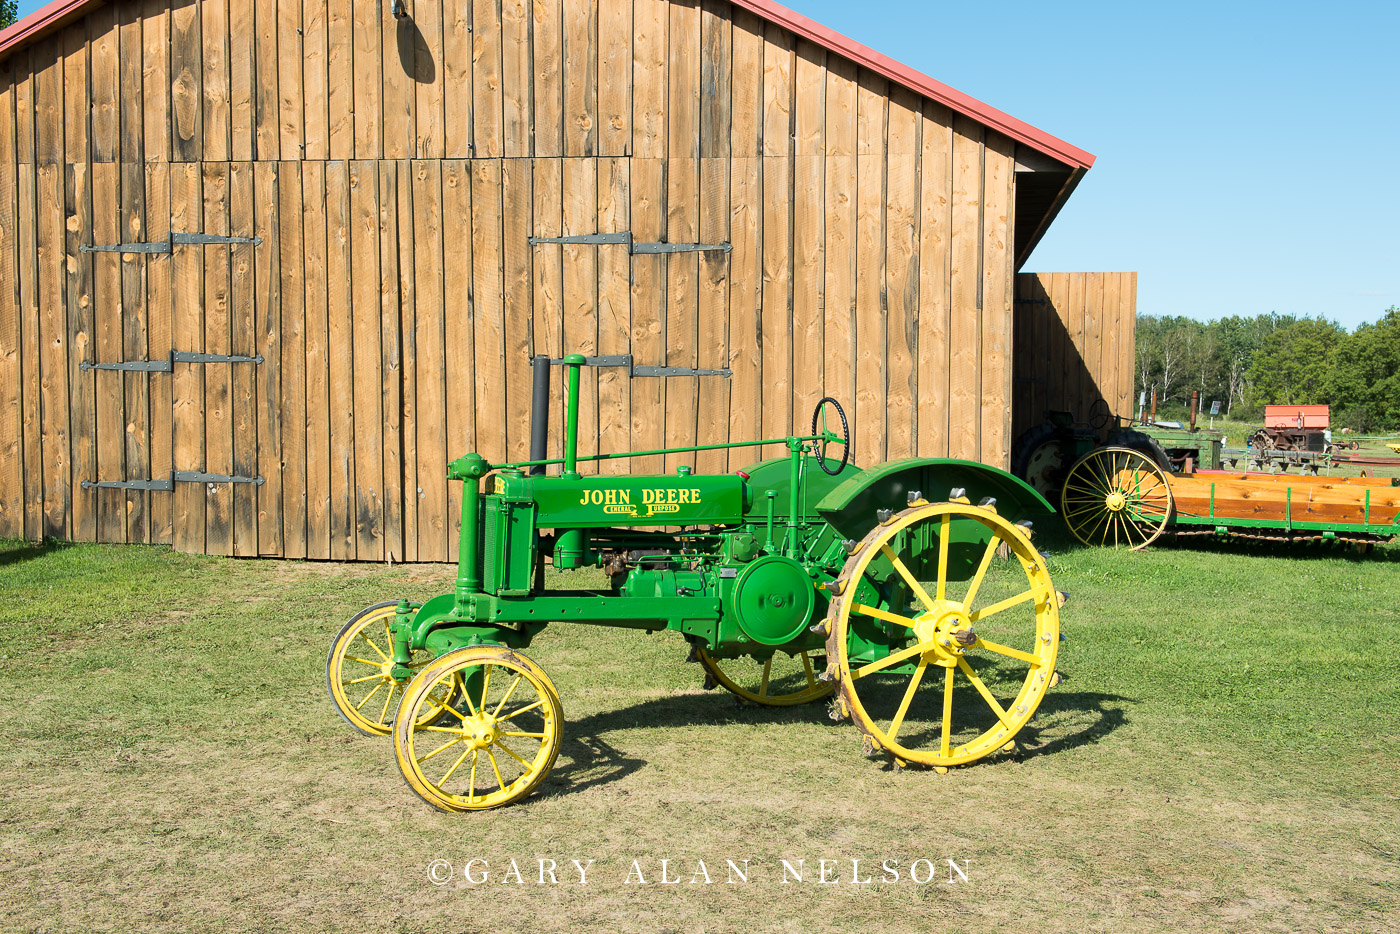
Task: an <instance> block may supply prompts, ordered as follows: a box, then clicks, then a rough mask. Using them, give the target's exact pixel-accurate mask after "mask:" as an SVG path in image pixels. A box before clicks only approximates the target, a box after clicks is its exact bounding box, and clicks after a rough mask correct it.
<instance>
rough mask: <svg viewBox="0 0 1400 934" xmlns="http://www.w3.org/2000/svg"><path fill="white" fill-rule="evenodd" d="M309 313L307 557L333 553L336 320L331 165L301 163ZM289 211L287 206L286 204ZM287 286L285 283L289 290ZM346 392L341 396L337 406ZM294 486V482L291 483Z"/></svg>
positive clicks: (304, 265)
mask: <svg viewBox="0 0 1400 934" xmlns="http://www.w3.org/2000/svg"><path fill="white" fill-rule="evenodd" d="M301 204H302V244H303V254H302V268H303V276H304V281H305V292H304V294H305V304H304V309H305V314H306V331H305V333H306V363H305V366H306V403H305V404H306V556H307V557H308V558H329V557H330V556H331V393H330V355H331V342H330V323H329V321H328V320H327V311H328V309H327V292H328V289H329V281H328V276H327V254H326V167H325V165H324V164H323V163H320V162H315V161H308V162H304V163H302V166H301ZM283 213H284V214H285V213H286V208H283ZM286 287H287V286H286V285H284V286H283V288H284V290H285V289H286ZM345 398H347V397H346V396H344V395H342V396H339V397H337V407H338V408H344V406H343V405H340V404H339V403H340V402H341V401H343V400H344V399H345ZM288 487H289V488H290V481H289V483H288Z"/></svg>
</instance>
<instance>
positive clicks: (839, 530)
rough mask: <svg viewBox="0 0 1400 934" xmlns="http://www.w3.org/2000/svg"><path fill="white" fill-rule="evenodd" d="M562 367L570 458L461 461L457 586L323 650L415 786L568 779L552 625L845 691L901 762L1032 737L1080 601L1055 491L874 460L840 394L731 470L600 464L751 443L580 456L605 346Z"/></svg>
mask: <svg viewBox="0 0 1400 934" xmlns="http://www.w3.org/2000/svg"><path fill="white" fill-rule="evenodd" d="M554 362H555V363H556V364H560V365H562V366H563V367H564V369H565V374H566V404H565V425H564V432H563V452H562V453H563V456H562V457H560V458H554V459H547V458H545V457H542V456H537V455H538V454H540V453H541V452H540V451H539V450H538V448H537V447H536V446H535V445H533V444H532V459H531V460H530V461H525V462H518V463H510V464H490V463H488V462H487V461H486V460H485V459H484V458H483V457H481V456H480V455H477V454H467V455H465V456H463V457H461V458H459V459H457V460H456V461H454V462H453V463H452V464H451V466H450V473H449V475H450V477H451V478H452V479H454V480H460V481H461V482H462V483H463V485H464V486H463V496H462V523H461V547H460V552H459V559H460V560H459V564H458V570H457V579H456V585H455V589H454V590H453V592H451V593H446V594H442V595H440V596H435V597H433V598H431V599H429V600H426V601H425V602H423V603H415V602H410V601H408V600H399V601H396V602H387V603H382V604H379V605H376V606H373V607H369V608H367V609H366V610H364V611H362V612H361V613H359V614H357V615H356V616H355V617H354V618H352V619H351V620H350V622H349V623H347V624H346V626H345V627H344V628H343V629H342V630H341V631H340V633H339V634H338V635H337V636H336V638H335V639H334V641H333V644H332V647H331V650H330V653H329V657H328V659H327V665H326V678H327V687H328V689H329V692H330V695H331V699H332V701H333V703H334V704H335V706H336V708H337V709H338V710H339V712H340V713H341V715H342V716H343V717H344V718H345V719H346V720H347V721H348V722H349V723H350V724H351V725H352V726H353V727H355V728H356V729H357V730H359V731H360V732H362V733H366V734H370V735H392V740H393V747H394V754H395V759H396V761H397V763H398V766H399V769H400V771H401V772H402V774H403V777H404V779H405V781H406V782H407V783H408V785H409V786H410V787H411V788H412V789H413V790H414V791H415V792H416V793H417V794H418V795H419V796H420V797H422V798H423V799H424V800H425V801H427V802H428V803H429V804H432V805H433V806H435V807H437V808H439V809H442V810H444V811H450V812H457V811H471V810H478V809H482V808H490V807H496V806H499V805H503V804H507V803H510V802H513V801H516V800H519V799H520V798H522V797H524V796H526V795H528V794H530V793H531V792H532V791H533V790H535V789H537V788H538V787H539V786H540V783H541V782H542V781H543V780H544V779H545V777H546V776H547V775H548V774H549V772H550V770H551V768H552V767H553V765H554V762H555V757H556V756H557V755H558V753H559V751H560V746H561V742H562V737H563V734H564V730H565V724H564V711H563V705H562V702H561V700H560V697H559V694H558V692H557V691H556V689H555V687H554V685H553V683H552V682H551V680H550V678H549V677H548V675H546V673H545V671H544V669H543V668H542V667H541V666H540V665H539V664H537V663H536V662H535V661H533V660H532V659H530V658H528V657H527V656H526V655H525V654H523V650H525V649H527V648H529V647H530V644H531V642H532V640H533V639H534V638H535V637H536V636H538V635H539V634H540V632H541V631H543V630H544V629H545V628H546V626H547V625H549V624H550V623H551V622H574V623H588V624H593V625H601V626H614V627H625V628H630V629H639V630H646V631H658V630H663V629H666V630H672V631H674V632H676V633H678V634H679V635H680V636H681V637H682V638H684V639H685V640H686V642H687V643H688V644H689V650H690V654H691V659H692V660H694V661H697V662H698V663H699V664H700V665H701V666H702V667H703V669H704V670H705V672H706V681H707V687H708V686H712V685H722V686H723V687H724V688H726V689H727V690H729V691H731V692H732V693H734V694H735V695H737V696H738V697H739V698H741V699H742V701H744V702H748V703H752V704H759V705H775V706H776V705H792V704H801V703H806V702H811V701H818V700H822V699H825V698H828V697H831V698H832V699H831V707H830V712H831V715H832V718H833V719H850V720H852V721H854V722H855V724H856V726H857V727H858V728H859V730H860V731H861V733H862V734H863V736H864V742H865V748H866V750H867V752H870V753H879V754H883V755H885V756H887V757H888V758H889V759H890V760H892V761H893V763H894V765H895V766H897V767H898V766H904V765H908V764H918V765H923V766H929V767H932V768H935V769H937V770H939V771H946V769H947V768H949V767H951V766H958V765H963V764H966V763H970V762H973V761H975V760H977V759H980V758H982V757H984V756H987V755H989V754H992V753H995V752H998V751H1008V752H1009V751H1012V750H1013V749H1014V739H1015V737H1016V735H1017V733H1018V731H1020V730H1021V728H1022V727H1023V726H1025V724H1026V723H1027V721H1029V720H1030V718H1031V717H1032V715H1033V714H1034V713H1035V711H1036V708H1037V706H1038V705H1039V704H1040V701H1041V699H1042V698H1043V697H1044V695H1045V692H1046V690H1047V689H1048V688H1049V687H1051V686H1052V685H1053V684H1054V683H1055V681H1056V680H1057V676H1056V674H1055V660H1056V653H1057V650H1058V647H1059V641H1060V633H1059V607H1060V603H1061V601H1062V599H1063V597H1062V595H1060V594H1057V592H1056V591H1055V589H1054V587H1053V585H1052V583H1051V580H1050V576H1049V574H1048V572H1047V570H1046V566H1045V561H1044V559H1043V557H1042V556H1041V555H1040V554H1039V553H1038V552H1037V551H1036V549H1035V548H1034V547H1033V546H1032V544H1031V540H1030V522H1029V517H1032V516H1038V515H1046V514H1050V513H1052V512H1053V509H1052V508H1051V506H1050V504H1049V503H1048V502H1047V501H1046V500H1045V499H1044V498H1043V497H1042V496H1040V495H1039V494H1037V493H1036V492H1035V491H1034V490H1033V489H1031V488H1030V487H1028V486H1026V485H1025V484H1024V483H1022V482H1020V481H1018V480H1017V479H1016V478H1014V477H1013V476H1011V475H1010V474H1008V473H1006V472H1004V471H1001V470H998V469H996V468H993V467H988V466H985V465H982V464H977V463H972V462H967V461H960V460H950V459H910V460H901V461H894V462H890V463H885V464H880V465H878V466H875V467H871V468H867V469H860V468H858V467H856V466H854V465H853V464H851V463H850V436H849V431H848V429H847V425H846V418H845V414H844V412H843V411H842V410H841V407H840V405H839V404H837V403H836V402H835V401H834V400H832V399H829V398H827V399H823V400H822V401H821V402H820V403H818V405H817V408H816V411H815V412H814V413H813V419H812V426H811V431H810V432H809V433H807V434H805V435H794V436H790V437H786V438H778V439H768V440H765V441H760V442H753V443H752V444H753V445H765V444H776V445H782V446H783V447H784V448H785V456H782V457H778V458H774V459H769V460H762V461H759V462H758V463H755V464H753V465H752V466H750V467H747V468H745V469H743V470H740V471H736V472H734V473H729V474H713V475H710V474H698V473H694V472H693V471H692V470H691V469H690V468H689V467H686V466H681V467H679V468H677V469H676V471H675V472H674V473H667V474H655V475H645V476H643V475H596V474H591V475H589V474H584V473H582V472H581V471H580V470H579V467H580V465H581V464H588V463H589V462H593V461H600V460H607V459H612V458H618V457H624V458H625V457H637V456H643V455H654V454H663V453H672V454H677V453H689V452H695V451H700V450H711V449H719V448H734V447H743V446H746V445H745V444H744V443H735V444H723V445H708V446H695V447H684V448H672V449H667V450H664V451H642V452H632V453H627V454H598V455H592V456H588V457H581V456H579V454H578V451H577V446H578V443H577V439H578V430H577V420H578V386H579V371H580V368H581V367H582V366H584V365H587V364H588V363H589V362H590V361H589V359H588V358H585V357H582V356H579V355H576V354H574V355H569V356H566V357H564V358H563V359H562V360H560V361H554ZM540 371H541V368H539V367H537V369H536V374H537V383H536V390H537V391H536V394H535V398H536V400H537V402H536V406H535V416H534V417H535V419H536V422H535V426H534V427H535V432H534V434H535V436H536V437H542V436H543V435H542V433H541V431H540V425H541V424H542V422H543V421H544V420H545V418H547V416H546V415H545V412H547V400H548V390H547V380H548V377H547V375H546V376H545V378H544V379H545V382H546V389H545V391H544V393H543V398H544V400H545V404H544V405H541V404H539V399H540V398H541V393H540V392H539V376H538V374H539V373H540ZM543 372H544V373H545V374H548V372H549V371H548V367H544V368H543ZM837 423H839V425H840V431H839V432H837V431H835V430H833V429H834V426H835V425H836V424H837ZM836 446H839V453H840V456H839V458H838V457H835V456H828V455H829V454H833V455H834V454H835V453H836V451H837V448H836ZM545 468H549V469H552V470H555V471H557V472H554V473H550V474H542V473H540V471H541V470H543V469H545ZM999 555H1001V556H1003V557H999ZM546 560H548V561H549V562H550V563H552V565H553V566H554V568H555V569H556V570H558V571H571V570H576V569H583V568H593V569H601V571H602V574H601V575H599V572H598V570H594V571H592V572H583V573H591V574H592V575H594V579H598V578H600V577H605V578H606V579H607V581H608V583H607V584H606V585H602V586H596V587H588V588H579V589H550V588H548V587H546V586H545V584H546V580H547V578H546V577H545V574H544V564H545V561H546ZM559 576H564V577H566V576H567V575H559ZM556 580H557V577H556ZM833 695H834V696H833Z"/></svg>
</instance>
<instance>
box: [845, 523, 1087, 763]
mask: <svg viewBox="0 0 1400 934" xmlns="http://www.w3.org/2000/svg"><path fill="white" fill-rule="evenodd" d="M988 536H990V539H988ZM1003 543H1004V544H1005V545H1006V546H1007V548H1009V550H1010V552H1011V557H1010V558H1009V559H998V558H997V551H998V548H999V546H1001V545H1002V544H1003ZM837 589H838V590H839V591H840V593H839V595H838V596H837V598H836V599H835V600H834V601H833V602H832V605H831V615H830V617H829V621H830V625H831V632H830V635H829V636H828V639H827V652H828V654H829V655H830V657H831V658H833V659H836V661H837V664H836V667H835V674H836V680H837V683H838V685H839V691H840V699H839V701H838V703H839V705H840V710H841V711H842V712H843V713H848V714H849V715H850V716H851V718H852V719H853V720H854V721H855V723H856V725H857V726H858V727H860V729H861V731H862V732H864V733H865V735H866V736H868V737H869V739H870V743H871V744H872V745H873V747H874V748H875V749H876V750H880V751H883V752H886V753H888V754H889V755H891V756H893V757H895V759H897V760H900V761H903V762H917V763H920V764H922V765H928V766H935V767H940V768H946V767H948V766H953V765H963V764H965V763H968V762H972V761H974V760H976V759H979V758H981V757H982V756H985V755H987V754H989V753H992V752H996V751H997V750H998V749H1009V748H1011V742H1012V738H1013V737H1014V736H1015V735H1016V733H1017V732H1018V731H1019V730H1020V729H1021V727H1023V726H1025V724H1026V722H1027V721H1028V720H1030V718H1031V716H1032V715H1033V714H1034V713H1035V710H1036V707H1038V706H1039V705H1040V701H1041V699H1042V698H1043V697H1044V696H1045V691H1046V689H1047V688H1048V687H1049V686H1050V681H1051V678H1052V676H1053V674H1054V671H1055V656H1056V653H1057V652H1058V650H1059V642H1060V613H1059V600H1058V598H1057V595H1056V593H1055V589H1054V587H1053V586H1052V585H1051V582H1050V575H1049V573H1048V572H1047V571H1046V569H1045V562H1044V560H1043V559H1042V558H1041V556H1040V554H1039V553H1037V552H1036V550H1035V548H1034V547H1032V545H1031V542H1030V539H1029V538H1028V537H1027V536H1026V533H1025V532H1024V531H1023V530H1022V529H1021V528H1020V527H1019V526H1016V525H1013V524H1011V523H1010V522H1008V521H1007V520H1006V519H1003V518H1002V517H1001V516H999V515H997V513H996V512H995V511H994V510H993V509H992V508H983V507H980V506H972V505H968V504H965V503H956V502H954V503H924V504H921V505H917V506H911V507H910V508H908V509H906V510H904V511H903V512H900V513H898V514H896V515H893V516H891V517H890V518H889V521H888V522H886V523H884V524H881V525H877V526H876V527H875V528H874V529H872V530H871V532H870V534H868V535H866V536H865V538H864V539H862V540H861V541H860V542H859V543H858V544H857V545H856V548H855V550H854V551H853V552H851V556H850V558H849V559H848V560H847V561H846V565H845V567H844V568H843V569H842V571H841V577H840V579H839V581H838V584H837ZM882 594H883V595H886V596H881V595H882ZM876 604H879V605H876ZM899 639H903V640H906V641H907V644H906V645H905V646H904V647H903V648H897V649H896V650H894V651H893V652H890V653H889V654H882V653H881V652H879V651H875V650H872V649H871V648H870V646H871V644H872V643H875V644H879V643H881V642H888V641H890V640H899ZM930 669H932V672H934V673H938V672H941V677H925V676H926V675H928V674H929V673H930ZM1003 698H1004V699H1005V700H1003Z"/></svg>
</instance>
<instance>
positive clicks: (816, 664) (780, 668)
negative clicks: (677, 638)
mask: <svg viewBox="0 0 1400 934" xmlns="http://www.w3.org/2000/svg"><path fill="white" fill-rule="evenodd" d="M695 654H696V657H697V658H698V659H699V660H700V664H701V665H702V666H703V667H704V669H705V671H706V672H708V673H709V674H710V676H711V677H712V678H714V679H715V681H716V682H717V683H719V684H720V685H722V686H723V687H724V688H725V690H727V691H729V692H730V693H732V694H737V695H738V696H739V697H742V698H743V699H744V700H746V701H749V702H750V703H754V704H762V705H763V706H765V707H791V706H793V705H795V704H806V703H810V702H811V701H814V700H821V699H822V698H823V697H826V696H827V695H828V694H830V693H831V692H832V691H833V690H835V685H833V684H829V683H827V682H824V681H818V680H817V675H818V674H820V673H821V672H822V671H823V670H825V668H826V659H825V658H824V657H822V654H817V656H816V658H813V653H812V652H798V653H797V654H796V655H789V654H787V653H786V652H783V651H776V652H774V653H773V654H772V655H770V656H769V657H768V658H766V659H762V660H759V659H757V658H752V657H749V656H745V657H743V658H725V659H719V658H714V657H713V656H711V655H710V654H709V653H708V652H706V651H705V650H704V649H696V651H695ZM708 686H709V685H707V687H708Z"/></svg>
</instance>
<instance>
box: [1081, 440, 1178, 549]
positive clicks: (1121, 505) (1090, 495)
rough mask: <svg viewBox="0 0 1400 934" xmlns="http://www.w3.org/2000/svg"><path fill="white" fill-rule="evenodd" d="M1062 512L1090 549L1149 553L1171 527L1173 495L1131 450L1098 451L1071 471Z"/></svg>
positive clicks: (1156, 469) (1158, 471) (1156, 470)
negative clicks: (1104, 547) (1126, 549)
mask: <svg viewBox="0 0 1400 934" xmlns="http://www.w3.org/2000/svg"><path fill="white" fill-rule="evenodd" d="M1060 513H1061V515H1063V516H1064V517H1065V524H1066V525H1067V526H1069V530H1070V532H1072V533H1073V534H1074V537H1075V538H1077V539H1079V540H1080V541H1081V542H1083V543H1084V544H1086V545H1105V546H1110V547H1113V548H1131V549H1133V550H1134V551H1138V550H1140V549H1142V548H1146V547H1147V546H1148V545H1150V544H1151V543H1152V542H1154V541H1156V540H1157V537H1158V536H1159V535H1161V534H1162V531H1163V530H1164V529H1165V528H1166V527H1167V522H1168V521H1169V520H1170V518H1171V513H1172V490H1171V485H1170V484H1169V483H1168V482H1167V475H1166V474H1165V473H1163V472H1162V468H1161V467H1160V466H1158V465H1157V464H1156V463H1155V462H1154V461H1153V460H1152V459H1151V458H1150V457H1148V456H1146V455H1145V454H1143V453H1142V452H1141V451H1135V450H1133V449H1132V448H1099V449H1098V450H1097V451H1090V452H1089V453H1088V454H1085V455H1084V456H1083V457H1081V458H1080V459H1079V460H1078V461H1077V462H1075V465H1074V466H1073V467H1071V468H1070V470H1069V476H1067V477H1066V478H1065V487H1064V490H1063V491H1061V493H1060Z"/></svg>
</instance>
